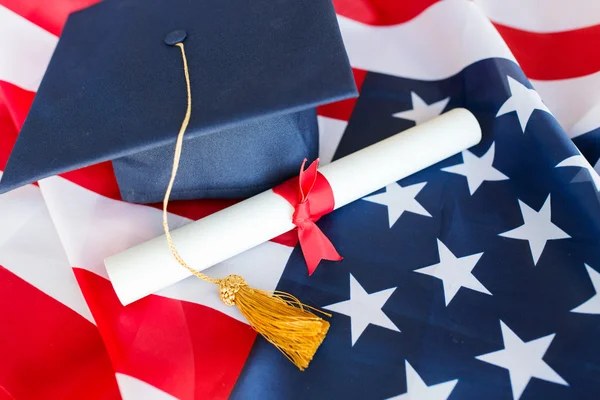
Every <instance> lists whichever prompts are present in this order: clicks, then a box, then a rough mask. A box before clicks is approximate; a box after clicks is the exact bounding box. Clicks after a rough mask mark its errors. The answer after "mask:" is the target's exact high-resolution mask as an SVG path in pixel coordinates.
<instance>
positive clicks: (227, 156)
mask: <svg viewBox="0 0 600 400" xmlns="http://www.w3.org/2000/svg"><path fill="white" fill-rule="evenodd" d="M318 129H319V128H318V126H317V118H316V110H315V109H308V110H305V111H301V112H298V113H294V114H286V115H281V116H278V117H273V118H261V119H259V120H257V121H256V122H253V123H250V124H248V125H244V126H243V127H238V128H231V129H228V130H226V131H223V132H219V134H218V135H206V136H202V137H199V138H194V139H189V140H186V141H185V145H184V147H183V150H182V152H181V162H180V163H179V172H178V174H177V179H176V180H175V184H174V186H173V191H174V193H177V198H178V199H200V198H240V197H249V196H253V195H255V194H257V193H260V192H262V191H264V190H267V189H270V188H272V187H273V186H275V185H277V184H279V183H281V182H283V181H284V180H286V179H289V178H291V177H293V176H294V175H298V171H299V170H300V165H301V164H302V160H303V159H304V158H305V157H306V158H309V160H314V159H316V158H317V157H318V155H319V140H318V139H319V131H318ZM174 151H175V144H170V145H168V146H163V147H157V148H155V149H152V150H148V151H145V152H142V153H136V154H133V155H131V156H127V157H122V158H118V159H116V160H113V166H114V170H115V175H116V177H117V181H118V183H119V187H120V189H121V196H122V197H123V200H126V201H130V202H137V203H154V202H159V201H162V199H163V197H164V195H165V188H166V187H167V184H168V183H169V178H170V177H171V165H172V162H173V153H174ZM232 160H234V161H235V162H234V163H233V164H234V165H237V166H238V168H231V165H232Z"/></svg>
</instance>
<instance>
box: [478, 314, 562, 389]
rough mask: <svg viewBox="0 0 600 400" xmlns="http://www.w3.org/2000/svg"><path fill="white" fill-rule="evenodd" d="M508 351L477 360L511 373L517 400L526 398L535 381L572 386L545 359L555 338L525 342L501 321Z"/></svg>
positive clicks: (503, 338)
mask: <svg viewBox="0 0 600 400" xmlns="http://www.w3.org/2000/svg"><path fill="white" fill-rule="evenodd" d="M500 327H501V329H502V341H503V342H504V349H503V350H498V351H494V352H492V353H487V354H483V355H481V356H477V357H475V358H476V359H478V360H480V361H483V362H486V363H489V364H493V365H496V366H498V367H501V368H505V369H507V370H508V373H509V375H510V385H511V387H512V393H513V397H514V398H515V399H518V398H519V397H521V395H522V394H523V391H524V390H525V387H526V386H527V385H528V384H529V381H530V380H531V378H538V379H542V380H545V381H548V382H553V383H558V384H560V385H565V386H569V384H568V383H567V382H566V381H565V380H564V379H563V378H562V377H561V376H560V375H558V374H557V373H556V372H555V371H554V370H553V369H552V368H550V366H549V365H548V364H546V362H545V361H544V360H543V359H542V358H543V357H544V354H546V351H547V350H548V347H550V344H551V343H552V340H553V339H554V334H552V335H548V336H544V337H542V338H539V339H535V340H531V341H529V342H523V341H522V340H521V338H519V337H518V336H517V335H516V334H515V333H514V332H513V331H512V330H511V329H510V328H509V327H508V326H506V325H505V324H504V322H502V321H500Z"/></svg>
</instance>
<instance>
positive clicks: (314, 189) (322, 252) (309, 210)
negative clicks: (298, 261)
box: [273, 159, 342, 275]
mask: <svg viewBox="0 0 600 400" xmlns="http://www.w3.org/2000/svg"><path fill="white" fill-rule="evenodd" d="M305 165H306V159H304V161H303V162H302V166H301V167H300V174H299V175H298V177H297V178H293V179H291V180H289V181H287V182H284V183H282V184H281V185H279V186H277V187H276V188H274V189H273V191H274V192H275V193H277V194H278V195H280V196H282V197H283V198H284V199H286V200H287V201H288V202H289V203H290V204H291V205H292V207H294V214H293V215H292V222H293V224H294V225H296V227H297V231H298V241H299V242H300V247H301V248H302V254H303V255H304V260H305V261H306V266H307V267H308V274H309V275H312V273H313V272H314V271H315V269H317V266H318V265H319V262H320V261H321V260H330V261H340V260H342V256H340V255H339V254H338V252H337V250H336V249H335V247H333V244H332V243H331V242H330V241H329V239H328V238H327V236H325V234H324V233H323V231H321V229H319V227H318V226H317V225H316V224H315V222H316V221H318V220H319V218H321V217H322V216H323V215H325V214H328V213H330V212H331V211H333V209H334V206H335V203H334V198H333V191H332V190H331V186H330V185H329V182H327V179H326V178H325V177H324V176H323V175H322V174H321V173H320V172H319V171H317V168H318V167H319V160H318V159H317V160H316V161H314V162H313V163H312V164H311V165H310V166H309V167H308V168H307V169H306V170H305V169H304V166H305Z"/></svg>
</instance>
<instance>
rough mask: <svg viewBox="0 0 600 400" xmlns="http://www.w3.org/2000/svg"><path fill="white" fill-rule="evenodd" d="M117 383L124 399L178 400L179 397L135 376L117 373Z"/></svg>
mask: <svg viewBox="0 0 600 400" xmlns="http://www.w3.org/2000/svg"><path fill="white" fill-rule="evenodd" d="M115 375H116V377H117V384H118V385H119V390H120V391H121V397H122V398H123V400H141V399H143V400H177V397H174V396H171V395H170V394H168V393H166V392H163V391H162V390H160V389H158V388H156V387H154V386H152V385H150V384H149V383H146V382H144V381H142V380H139V379H137V378H134V377H133V376H129V375H125V374H121V373H116V374H115Z"/></svg>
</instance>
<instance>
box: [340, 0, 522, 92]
mask: <svg viewBox="0 0 600 400" xmlns="http://www.w3.org/2000/svg"><path fill="white" fill-rule="evenodd" d="M338 21H339V24H340V28H341V31H342V36H343V38H344V44H345V46H346V50H347V52H348V56H349V58H350V63H351V64H352V66H353V67H355V68H360V69H364V70H368V71H374V72H381V73H385V74H390V75H397V76H402V77H404V78H411V79H418V80H439V79H445V78H448V77H450V76H452V75H455V74H457V73H458V72H460V71H461V70H462V69H463V68H465V67H466V66H468V65H470V64H472V63H475V62H477V61H480V60H483V59H486V58H491V57H500V58H506V59H509V60H513V61H515V59H514V56H513V55H512V53H511V52H510V50H509V49H508V47H507V46H506V44H505V43H504V41H503V40H502V38H501V37H500V35H499V34H498V32H497V31H496V29H495V28H494V26H493V25H492V24H491V22H490V21H489V19H488V18H487V17H486V16H485V15H484V14H483V13H482V12H481V10H480V9H479V8H478V7H477V6H475V5H473V4H472V3H471V2H470V1H467V0H445V1H442V2H439V3H436V4H435V5H433V6H431V7H429V8H428V9H427V10H425V11H424V12H423V13H421V14H420V15H419V16H417V17H415V18H414V19H412V20H410V21H408V22H406V23H403V24H400V25H394V26H383V27H376V26H369V25H365V24H362V23H360V22H356V21H354V20H351V19H349V18H346V17H342V16H338Z"/></svg>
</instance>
